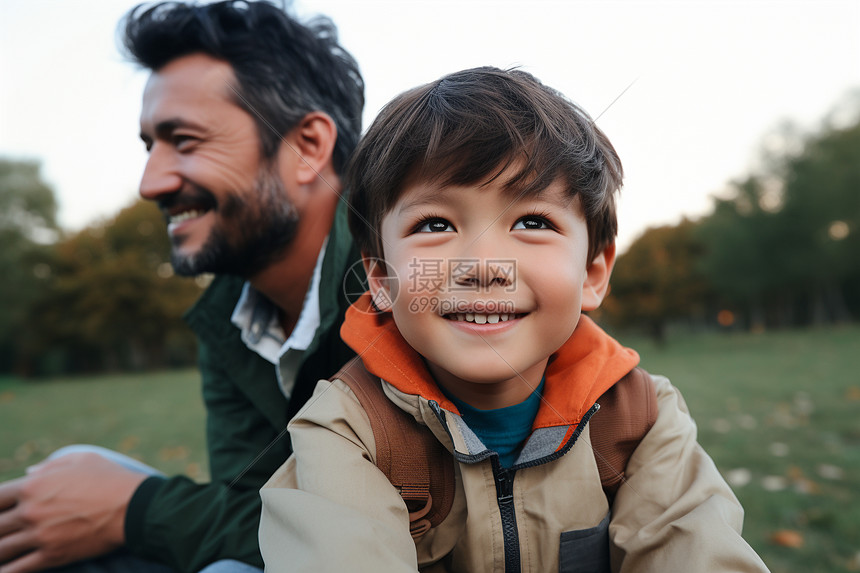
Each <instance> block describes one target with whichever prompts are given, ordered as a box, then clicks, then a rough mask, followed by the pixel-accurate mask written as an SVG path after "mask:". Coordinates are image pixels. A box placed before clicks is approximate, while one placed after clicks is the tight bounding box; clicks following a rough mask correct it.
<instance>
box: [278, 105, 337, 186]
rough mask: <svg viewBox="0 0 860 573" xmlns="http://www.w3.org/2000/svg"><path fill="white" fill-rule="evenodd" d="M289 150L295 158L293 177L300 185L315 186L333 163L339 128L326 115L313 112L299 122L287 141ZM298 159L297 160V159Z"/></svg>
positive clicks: (286, 138)
mask: <svg viewBox="0 0 860 573" xmlns="http://www.w3.org/2000/svg"><path fill="white" fill-rule="evenodd" d="M284 139H285V141H286V143H288V144H289V145H286V144H284V143H282V145H283V146H284V147H286V149H284V150H282V152H283V153H289V154H291V155H292V156H293V157H291V159H293V161H292V165H293V168H294V170H295V171H294V173H295V175H294V177H295V179H296V182H297V183H298V184H300V185H307V184H310V183H313V182H314V181H315V180H316V179H317V177H319V176H320V173H321V172H322V171H323V170H325V169H326V166H327V164H329V163H331V161H332V153H334V145H335V142H336V141H337V126H336V125H335V123H334V120H333V119H332V118H331V117H330V116H329V115H328V114H326V113H323V112H321V111H312V112H310V113H309V114H307V115H306V116H305V117H303V118H302V119H301V121H299V123H298V124H297V125H296V126H295V127H293V129H291V130H290V132H289V133H288V134H287V135H286V137H285V138H284ZM296 155H297V156H298V157H295V156H296Z"/></svg>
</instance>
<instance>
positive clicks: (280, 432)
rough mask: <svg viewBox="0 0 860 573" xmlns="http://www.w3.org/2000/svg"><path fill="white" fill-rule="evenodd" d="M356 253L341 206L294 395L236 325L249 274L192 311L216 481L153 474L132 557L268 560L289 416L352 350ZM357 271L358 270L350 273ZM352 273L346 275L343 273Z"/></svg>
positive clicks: (195, 563) (133, 510) (129, 529)
mask: <svg viewBox="0 0 860 573" xmlns="http://www.w3.org/2000/svg"><path fill="white" fill-rule="evenodd" d="M358 260H359V255H358V251H357V250H356V248H355V247H354V246H353V244H352V240H351V238H350V236H349V230H348V228H347V225H346V210H345V207H344V205H341V206H340V207H339V208H338V211H337V214H336V217H335V223H334V226H333V228H332V231H331V233H330V234H329V241H328V246H327V248H326V253H325V256H324V258H323V264H322V270H321V277H320V285H319V304H320V326H319V328H318V329H317V331H316V334H315V335H314V339H313V341H312V342H311V344H310V346H309V347H308V349H307V352H306V353H305V357H304V360H303V362H302V364H301V366H300V368H299V372H298V375H297V377H296V385H295V387H294V389H293V394H292V399H291V400H289V401H288V400H287V399H286V398H285V397H284V395H283V394H282V393H281V390H280V388H279V386H278V380H277V375H276V370H275V366H273V365H272V364H271V363H270V362H268V361H266V360H265V359H264V358H262V357H261V356H260V355H258V354H257V353H255V352H254V351H252V350H249V349H248V348H247V347H246V346H245V344H244V343H243V342H242V340H241V338H240V331H239V329H238V328H236V326H234V325H233V324H232V323H231V322H230V317H231V315H232V313H233V309H234V308H235V306H236V303H237V301H238V300H239V296H240V294H241V292H242V285H243V284H244V280H243V279H240V278H237V277H228V276H220V277H218V278H216V279H215V280H214V281H213V283H212V285H211V286H210V287H209V288H208V289H207V290H206V292H205V293H204V294H203V296H202V297H201V298H200V300H199V301H198V302H197V304H195V305H194V307H193V308H192V309H191V310H190V311H189V312H188V313H187V314H186V317H185V318H186V321H187V322H188V324H189V325H190V326H191V328H192V329H194V331H195V333H196V334H197V337H198V343H199V362H200V373H201V376H202V380H203V398H204V401H205V404H206V412H207V423H206V434H207V444H208V448H209V466H210V474H211V478H212V481H211V482H210V483H208V484H197V483H195V482H194V481H192V480H191V479H189V478H187V477H185V476H176V477H171V478H162V477H152V478H148V479H147V480H145V481H144V482H143V483H142V484H141V485H140V487H138V489H137V491H135V493H134V495H133V496H132V499H131V502H130V504H129V507H128V512H127V515H126V520H125V534H126V545H127V547H128V548H129V549H130V550H131V551H132V552H133V553H135V554H137V555H139V556H141V557H144V558H147V559H152V560H154V561H159V562H162V563H166V564H168V565H170V566H171V567H174V568H176V569H177V570H179V571H183V572H185V571H187V572H193V571H197V570H199V569H201V568H202V567H204V566H205V565H206V564H208V563H211V562H212V561H216V560H219V559H227V558H229V559H237V560H239V561H243V562H246V563H250V564H252V565H257V566H259V567H262V566H263V560H262V557H261V556H260V549H259V544H258V541H257V529H258V526H259V523H260V507H261V502H260V494H259V490H260V488H261V487H262V486H263V484H264V483H265V482H266V480H268V479H269V477H270V476H271V475H272V474H273V473H274V472H275V470H277V469H278V467H279V466H280V465H281V464H282V463H283V462H284V461H285V460H286V459H287V458H288V457H289V455H290V453H291V452H292V448H291V445H290V440H289V435H288V434H287V433H286V427H287V422H288V421H289V420H290V418H292V416H293V415H294V414H295V413H296V412H297V411H298V409H299V408H300V407H301V406H302V405H303V404H304V403H305V402H306V401H307V400H308V398H310V396H311V394H312V393H313V389H314V387H315V386H316V383H317V381H318V380H319V379H321V378H328V377H329V376H331V375H332V374H334V373H335V372H336V371H337V370H338V368H339V367H340V366H341V365H342V364H343V363H344V362H346V361H347V360H348V359H349V358H351V357H352V356H353V352H352V351H351V350H350V349H349V348H348V347H347V346H346V345H345V344H344V343H343V342H342V341H341V339H340V335H339V329H340V325H341V323H342V322H343V315H344V312H345V311H346V307H347V306H348V300H347V298H346V297H345V296H344V292H345V291H344V286H343V285H344V277H345V278H346V281H347V286H346V289H347V290H346V292H349V293H360V292H361V291H362V290H363V284H362V282H361V281H362V280H363V278H364V277H363V273H361V265H356V266H355V267H353V266H352V265H353V264H354V263H355V262H357V261H358ZM352 269H355V270H357V271H358V272H357V273H356V272H353V270H352ZM347 271H349V272H347Z"/></svg>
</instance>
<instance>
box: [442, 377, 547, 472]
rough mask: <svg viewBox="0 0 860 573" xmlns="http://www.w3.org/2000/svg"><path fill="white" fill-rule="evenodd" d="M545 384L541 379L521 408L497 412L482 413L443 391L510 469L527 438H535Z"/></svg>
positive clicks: (483, 411)
mask: <svg viewBox="0 0 860 573" xmlns="http://www.w3.org/2000/svg"><path fill="white" fill-rule="evenodd" d="M543 383H544V381H543V379H541V381H540V384H539V385H538V387H537V388H536V389H535V391H534V392H532V393H531V394H529V397H528V398H526V399H525V400H524V401H522V402H520V403H519V404H514V405H513V406H507V407H505V408H496V409H494V410H479V409H477V408H474V407H472V406H470V405H469V404H467V403H465V402H463V401H462V400H460V399H458V398H455V397H454V396H452V395H451V394H449V393H448V392H446V391H445V390H444V389H443V388H442V387H441V386H440V387H439V389H440V390H442V393H443V394H445V396H447V397H448V399H449V400H451V401H452V402H453V403H454V405H455V406H457V409H458V410H460V415H461V416H462V417H463V420H464V421H465V422H466V424H467V425H468V426H469V428H470V429H471V430H472V431H473V432H475V435H476V436H478V439H479V440H481V443H483V444H484V445H485V446H487V448H488V449H490V450H492V451H494V452H496V453H497V454H499V463H500V464H501V465H502V467H503V468H509V467H511V466H512V465H514V462H516V461H517V456H519V454H520V450H521V449H522V447H523V444H524V442H525V441H526V438H528V437H529V435H530V434H531V431H532V424H533V423H534V421H535V416H537V412H538V408H540V401H541V396H542V395H543Z"/></svg>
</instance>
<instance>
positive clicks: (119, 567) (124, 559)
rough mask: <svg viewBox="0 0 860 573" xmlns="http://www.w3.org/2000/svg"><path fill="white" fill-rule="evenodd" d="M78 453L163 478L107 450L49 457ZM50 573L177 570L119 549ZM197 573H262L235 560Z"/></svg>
mask: <svg viewBox="0 0 860 573" xmlns="http://www.w3.org/2000/svg"><path fill="white" fill-rule="evenodd" d="M79 452H90V453H95V454H99V455H100V456H102V457H103V458H107V459H108V460H110V461H112V462H114V463H116V464H119V465H121V466H122V467H124V468H128V469H130V470H133V471H136V472H140V473H145V474H149V475H164V474H163V473H162V472H160V471H158V470H157V469H155V468H154V467H152V466H148V465H146V464H144V463H143V462H139V461H138V460H136V459H134V458H130V457H128V456H126V455H123V454H121V453H119V452H115V451H113V450H109V449H107V448H102V447H100V446H90V445H87V444H75V445H73V446H66V447H64V448H60V449H59V450H57V451H56V452H54V453H53V454H51V455H50V456H48V459H51V458H58V457H60V456H65V455H67V454H74V453H79ZM51 571H54V572H56V573H176V570H175V569H173V568H171V567H168V566H167V565H164V564H161V563H156V562H155V561H149V560H147V559H141V558H140V557H137V556H135V555H132V554H131V553H129V552H128V551H127V550H125V549H120V550H118V551H114V552H113V553H110V554H108V555H103V556H101V557H96V558H94V559H88V560H86V561H79V562H78V563H72V564H71V565H66V566H64V567H59V568H57V569H51ZM198 573H262V569H259V568H257V567H254V566H252V565H248V564H247V563H242V562H241V561H236V560H234V559H222V560H221V561H215V562H214V563H210V564H209V565H207V566H206V567H204V568H203V569H201V570H200V571H199V572H198Z"/></svg>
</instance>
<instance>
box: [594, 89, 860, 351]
mask: <svg viewBox="0 0 860 573" xmlns="http://www.w3.org/2000/svg"><path fill="white" fill-rule="evenodd" d="M853 103H854V104H855V105H854V107H853V113H852V114H851V115H853V119H852V120H846V119H845V117H844V116H845V115H846V113H844V112H845V110H844V109H843V110H842V111H843V113H842V117H839V116H837V115H836V114H833V116H832V118H831V119H830V120H829V121H825V122H824V124H823V125H822V126H821V127H820V128H819V129H818V130H817V131H815V132H814V133H810V134H806V135H801V134H799V133H798V131H797V130H796V129H794V128H790V127H787V128H784V129H782V131H781V133H777V134H775V139H776V140H777V141H778V142H779V144H780V145H779V146H778V147H777V149H776V150H771V151H770V152H769V153H767V154H765V155H764V157H763V161H762V166H761V167H760V168H759V169H758V170H757V172H755V173H752V174H749V175H746V176H745V177H743V178H740V179H737V180H735V181H733V182H732V183H731V184H730V186H729V189H728V192H727V193H726V194H724V195H723V196H721V197H718V198H714V200H713V207H712V210H711V212H710V213H709V214H707V215H706V216H704V217H702V218H700V219H698V220H690V219H684V220H682V221H681V222H680V223H678V224H677V225H670V226H663V227H658V228H651V229H648V230H647V231H645V232H644V233H643V234H642V235H641V236H640V237H639V238H638V239H637V240H636V241H635V242H634V243H633V244H632V245H631V247H630V248H629V249H628V250H627V251H626V252H625V253H624V254H623V255H621V256H620V257H619V258H618V262H617V264H616V268H615V272H614V274H613V280H612V294H611V295H610V297H609V299H608V300H607V302H606V305H605V309H604V311H603V313H602V315H601V319H603V320H605V321H607V322H608V323H610V324H612V325H615V326H618V327H630V326H637V327H640V328H644V329H646V331H647V332H648V333H649V334H650V335H651V336H653V337H654V338H655V339H657V340H658V341H663V340H665V337H666V329H667V327H668V326H669V325H672V324H683V325H686V326H687V327H692V328H723V329H748V330H753V331H760V330H763V329H773V328H788V327H803V326H817V325H824V324H837V323H845V322H851V321H855V320H857V318H858V317H860V120H858V116H860V114H858V113H857V109H858V108H859V107H860V105H856V104H857V103H858V100H857V98H855V99H854V100H853Z"/></svg>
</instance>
